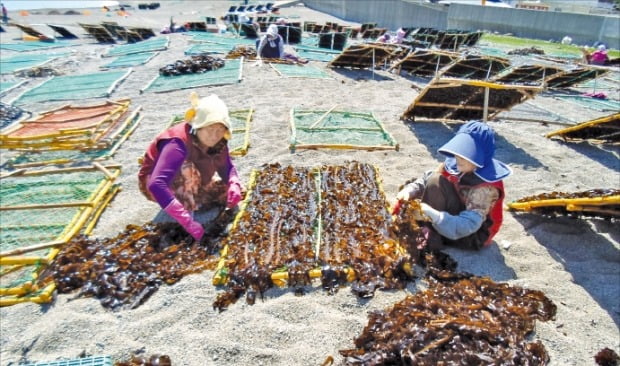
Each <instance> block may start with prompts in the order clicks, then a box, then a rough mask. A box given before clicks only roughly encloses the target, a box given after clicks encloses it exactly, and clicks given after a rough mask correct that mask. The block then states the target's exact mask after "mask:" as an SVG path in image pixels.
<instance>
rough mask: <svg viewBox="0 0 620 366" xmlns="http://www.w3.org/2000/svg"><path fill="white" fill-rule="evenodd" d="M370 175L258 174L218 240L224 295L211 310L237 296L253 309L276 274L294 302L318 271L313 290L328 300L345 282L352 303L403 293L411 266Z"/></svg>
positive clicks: (367, 171)
mask: <svg viewBox="0 0 620 366" xmlns="http://www.w3.org/2000/svg"><path fill="white" fill-rule="evenodd" d="M375 174H376V172H375V170H374V169H373V168H372V167H371V166H369V165H368V164H360V163H357V162H351V163H348V164H347V165H344V166H323V167H321V168H320V169H309V168H293V167H290V166H288V167H282V166H280V165H279V164H272V165H267V166H265V167H263V169H262V170H261V171H260V172H259V174H258V176H257V179H256V185H255V186H254V187H253V188H252V193H251V196H250V197H251V198H250V201H249V202H248V205H247V206H246V208H245V210H244V211H243V213H242V214H241V216H240V219H239V221H238V224H237V226H236V227H235V228H234V229H233V231H232V232H231V233H230V235H229V236H228V237H227V239H226V244H227V246H228V248H229V254H228V258H229V259H228V261H227V268H226V270H225V273H222V274H225V276H227V277H228V284H227V290H226V292H224V293H221V294H220V295H219V296H218V298H217V299H216V301H215V302H214V304H213V306H214V308H216V309H219V310H223V309H225V308H226V307H228V306H229V305H230V304H232V303H234V302H236V301H237V300H238V299H239V298H240V297H241V296H242V295H243V294H244V293H246V300H247V302H248V303H249V304H253V303H254V301H255V299H256V296H257V295H259V296H260V297H261V298H262V296H263V294H264V292H265V291H266V290H267V289H269V288H270V287H272V286H273V281H272V280H271V275H272V273H278V272H287V273H288V282H287V285H288V286H289V287H293V288H295V291H296V293H300V294H301V293H303V286H306V285H310V284H311V278H310V274H309V273H310V271H311V270H315V271H320V274H321V275H320V277H321V286H322V287H323V289H325V290H326V291H328V292H329V293H334V292H336V291H338V289H339V287H341V286H343V285H344V284H345V283H347V282H352V284H351V289H352V291H353V292H354V293H355V294H357V295H358V296H360V297H369V296H373V294H374V292H375V290H377V289H382V288H403V287H404V286H405V285H406V282H407V281H409V280H412V279H413V273H412V263H411V261H410V257H409V255H407V254H406V253H404V252H403V251H402V250H400V249H399V247H398V243H397V241H396V240H394V239H393V238H392V237H391V236H390V235H391V233H390V227H389V213H388V211H387V205H386V203H385V197H384V196H383V193H382V192H381V191H380V190H379V187H378V185H377V183H376V175H375ZM317 182H318V183H317ZM319 238H320V246H319V245H317V242H318V239H319ZM317 249H318V250H317Z"/></svg>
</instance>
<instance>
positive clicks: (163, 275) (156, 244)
mask: <svg viewBox="0 0 620 366" xmlns="http://www.w3.org/2000/svg"><path fill="white" fill-rule="evenodd" d="M216 241H217V238H212V237H208V236H207V235H205V238H203V240H202V243H198V242H196V241H195V240H194V239H193V238H192V237H191V236H190V235H189V234H187V232H186V231H185V230H184V229H183V228H182V227H181V226H180V225H178V224H176V223H165V224H157V225H155V224H145V225H144V226H135V225H129V226H127V229H126V230H125V231H123V232H122V233H120V234H119V235H117V236H116V237H114V238H104V239H89V238H86V237H78V238H76V239H74V240H72V241H71V242H70V243H68V244H67V245H66V246H65V247H64V248H63V250H62V251H61V252H60V253H59V254H58V256H57V257H56V258H55V259H54V261H53V262H52V263H51V264H50V265H49V267H48V268H47V269H45V271H44V272H43V273H42V275H41V282H42V283H49V282H50V281H51V280H53V281H54V282H55V283H56V287H57V289H58V291H59V292H60V293H70V292H73V291H75V290H78V289H79V290H80V292H79V293H78V294H77V296H76V297H81V296H92V297H96V298H98V299H99V300H100V301H101V305H103V306H104V307H106V308H109V309H114V310H116V309H121V308H131V309H133V308H136V307H138V306H140V305H141V304H142V303H144V301H146V299H148V298H149V297H150V296H151V295H152V294H153V293H155V291H157V289H158V288H159V286H160V285H161V284H162V283H167V284H173V283H175V282H177V281H178V280H180V279H181V278H182V277H183V276H185V275H187V274H190V273H197V272H200V271H203V270H204V269H207V268H213V267H214V263H213V259H212V258H211V257H210V254H211V252H213V251H214V250H215V247H214V243H215V242H216Z"/></svg>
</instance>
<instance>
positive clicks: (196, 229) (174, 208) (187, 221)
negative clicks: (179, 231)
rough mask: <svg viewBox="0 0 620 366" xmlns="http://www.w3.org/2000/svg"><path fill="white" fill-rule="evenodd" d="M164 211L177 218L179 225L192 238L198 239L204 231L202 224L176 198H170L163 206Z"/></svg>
mask: <svg viewBox="0 0 620 366" xmlns="http://www.w3.org/2000/svg"><path fill="white" fill-rule="evenodd" d="M164 211H165V212H166V213H167V214H168V215H170V216H171V217H172V218H173V219H175V220H177V222H178V223H179V224H181V226H183V228H184V229H185V231H187V232H188V233H189V234H190V235H191V236H192V237H193V238H194V239H196V240H200V239H202V236H203V235H204V233H205V229H204V228H203V227H202V224H200V223H199V222H196V221H194V219H193V218H192V215H191V214H190V213H189V211H187V210H186V209H185V207H183V204H181V202H179V200H177V199H176V198H175V199H173V200H172V202H170V203H169V204H168V206H166V208H164Z"/></svg>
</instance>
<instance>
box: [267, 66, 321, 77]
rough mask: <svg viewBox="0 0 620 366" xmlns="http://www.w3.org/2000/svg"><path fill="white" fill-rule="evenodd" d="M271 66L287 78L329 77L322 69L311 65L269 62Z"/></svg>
mask: <svg viewBox="0 0 620 366" xmlns="http://www.w3.org/2000/svg"><path fill="white" fill-rule="evenodd" d="M271 67H273V68H274V69H276V71H277V72H278V73H279V74H280V75H282V76H286V77H289V78H310V79H331V76H329V74H328V73H327V72H326V71H325V70H322V69H319V68H317V67H313V66H301V65H286V64H271Z"/></svg>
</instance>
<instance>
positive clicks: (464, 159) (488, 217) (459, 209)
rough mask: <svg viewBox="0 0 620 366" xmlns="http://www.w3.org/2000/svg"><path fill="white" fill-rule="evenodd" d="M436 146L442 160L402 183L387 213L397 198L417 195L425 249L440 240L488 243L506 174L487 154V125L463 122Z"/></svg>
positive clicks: (490, 141)
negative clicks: (443, 143)
mask: <svg viewBox="0 0 620 366" xmlns="http://www.w3.org/2000/svg"><path fill="white" fill-rule="evenodd" d="M438 151H439V152H440V153H442V154H443V155H445V156H446V160H445V161H444V162H443V163H442V164H440V166H439V169H437V170H435V171H427V172H426V173H425V174H424V175H423V176H422V177H421V178H418V179H416V180H415V181H413V182H412V183H409V184H407V185H405V187H404V188H403V189H402V190H401V191H400V192H398V195H397V200H398V201H397V203H396V204H395V205H394V212H393V213H394V214H398V212H399V211H400V203H401V202H402V201H408V200H412V199H419V200H420V201H421V203H420V207H421V209H422V212H423V213H424V215H425V216H426V217H418V218H417V219H420V220H421V221H426V222H421V223H420V224H421V225H420V226H421V227H422V230H423V231H424V233H425V236H426V239H427V240H426V243H425V244H426V245H427V246H428V249H431V250H437V249H441V247H442V246H443V245H451V246H456V247H460V248H466V249H475V250H478V249H481V248H483V247H485V246H488V245H490V244H491V241H492V239H493V236H495V234H496V233H497V232H498V231H499V228H500V226H501V224H502V210H503V199H504V184H503V179H504V178H506V177H508V176H509V175H510V174H512V170H511V169H510V168H509V167H508V166H507V165H506V164H504V163H502V162H501V161H498V160H496V159H494V158H493V156H494V155H495V134H494V132H493V130H492V129H491V127H489V126H488V125H487V124H486V123H483V122H479V121H472V122H468V123H466V124H464V125H463V126H461V128H459V130H458V132H457V133H456V135H455V136H454V137H453V138H452V139H451V140H450V141H448V142H447V143H446V144H445V145H443V146H442V147H441V148H439V150H438ZM423 245H424V244H423ZM419 249H422V248H419Z"/></svg>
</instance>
